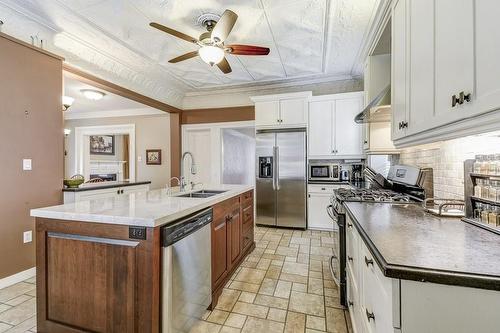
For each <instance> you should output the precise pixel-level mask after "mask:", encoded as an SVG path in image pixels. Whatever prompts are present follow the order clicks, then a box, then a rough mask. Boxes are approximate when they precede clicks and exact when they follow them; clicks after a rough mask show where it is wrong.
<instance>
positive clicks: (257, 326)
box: [241, 317, 285, 333]
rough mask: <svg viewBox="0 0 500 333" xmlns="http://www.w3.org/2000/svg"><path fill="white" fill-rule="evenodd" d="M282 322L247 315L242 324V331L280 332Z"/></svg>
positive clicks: (253, 332)
mask: <svg viewBox="0 0 500 333" xmlns="http://www.w3.org/2000/svg"><path fill="white" fill-rule="evenodd" d="M284 326H285V325H284V324H283V323H278V322H276V321H272V320H267V319H258V318H252V317H249V318H248V319H247V321H246V323H245V326H243V330H242V331H241V332H242V333H258V332H265V333H282V332H283V328H284Z"/></svg>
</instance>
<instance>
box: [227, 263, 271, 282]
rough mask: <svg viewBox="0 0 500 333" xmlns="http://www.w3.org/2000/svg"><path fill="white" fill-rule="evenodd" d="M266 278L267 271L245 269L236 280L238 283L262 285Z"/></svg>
mask: <svg viewBox="0 0 500 333" xmlns="http://www.w3.org/2000/svg"><path fill="white" fill-rule="evenodd" d="M264 276H266V271H264V270H260V269H253V268H247V267H243V268H242V269H241V271H240V272H239V273H238V275H237V276H236V277H235V278H234V279H235V280H236V281H241V282H247V283H254V284H260V283H261V282H262V280H264Z"/></svg>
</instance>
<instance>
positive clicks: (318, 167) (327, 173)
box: [309, 163, 340, 182]
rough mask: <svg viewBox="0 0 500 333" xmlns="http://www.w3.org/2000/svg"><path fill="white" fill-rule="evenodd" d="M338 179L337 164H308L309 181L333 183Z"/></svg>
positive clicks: (338, 169) (338, 170) (338, 166)
mask: <svg viewBox="0 0 500 333" xmlns="http://www.w3.org/2000/svg"><path fill="white" fill-rule="evenodd" d="M339 179H340V165H339V164H337V163H310V164H309V180H313V181H325V182H333V181H338V180H339Z"/></svg>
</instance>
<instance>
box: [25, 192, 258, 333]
mask: <svg viewBox="0 0 500 333" xmlns="http://www.w3.org/2000/svg"><path fill="white" fill-rule="evenodd" d="M204 188H205V189H206V190H204V191H205V192H208V191H209V190H210V191H213V192H219V193H213V194H212V195H204V194H200V195H197V194H190V193H174V194H171V193H169V191H167V190H153V191H144V192H137V193H131V194H128V195H122V196H113V197H106V198H100V199H97V200H90V201H80V202H75V203H70V204H65V205H59V206H53V207H46V208H40V209H33V210H32V211H31V215H32V216H35V217H36V241H37V243H36V251H37V253H36V257H37V328H38V330H39V331H40V332H88V331H93V332H160V330H161V329H160V327H161V320H162V315H161V307H162V304H161V303H162V297H161V292H162V290H161V289H162V287H161V279H162V271H161V260H162V258H161V256H162V252H161V249H162V237H161V234H162V232H161V231H162V227H164V226H169V225H173V224H174V223H175V222H176V221H178V220H180V219H183V218H185V217H187V216H191V215H193V214H196V213H197V212H200V211H202V210H206V209H207V208H212V212H213V219H212V222H211V244H212V246H211V249H207V251H208V250H210V251H211V275H212V281H211V285H212V288H211V292H212V306H214V305H215V304H216V302H217V298H218V296H219V295H220V293H221V291H222V288H223V286H224V284H225V283H226V282H227V279H229V277H230V276H231V274H232V272H233V271H234V270H235V269H236V267H237V266H238V265H239V263H240V262H241V261H242V260H243V259H244V257H245V256H246V255H247V254H248V253H249V252H251V250H252V249H253V248H254V247H255V245H254V241H253V188H252V187H251V186H245V185H216V186H205V187H204ZM193 192H197V191H193ZM205 194H206V193H205ZM186 255H189V253H186Z"/></svg>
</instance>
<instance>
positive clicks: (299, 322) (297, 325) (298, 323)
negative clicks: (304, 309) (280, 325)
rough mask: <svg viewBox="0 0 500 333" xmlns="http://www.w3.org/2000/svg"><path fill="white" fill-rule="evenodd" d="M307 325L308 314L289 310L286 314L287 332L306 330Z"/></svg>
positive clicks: (298, 332)
mask: <svg viewBox="0 0 500 333" xmlns="http://www.w3.org/2000/svg"><path fill="white" fill-rule="evenodd" d="M305 327H306V316H305V315H304V314H303V313H296V312H291V311H288V314H287V316H286V324H285V333H300V332H304V329H305Z"/></svg>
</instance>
